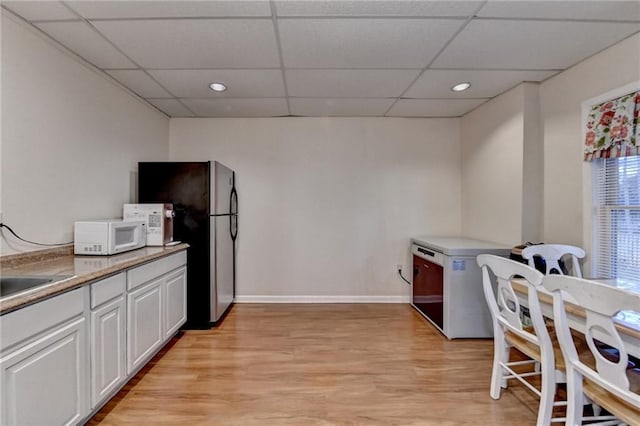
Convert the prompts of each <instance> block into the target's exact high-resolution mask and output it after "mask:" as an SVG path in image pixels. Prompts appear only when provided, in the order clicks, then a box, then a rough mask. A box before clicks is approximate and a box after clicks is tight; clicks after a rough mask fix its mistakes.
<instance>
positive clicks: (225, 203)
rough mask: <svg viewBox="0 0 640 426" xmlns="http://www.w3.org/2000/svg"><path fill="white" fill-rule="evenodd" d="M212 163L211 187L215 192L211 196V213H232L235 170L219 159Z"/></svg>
mask: <svg viewBox="0 0 640 426" xmlns="http://www.w3.org/2000/svg"><path fill="white" fill-rule="evenodd" d="M212 165H213V167H212V170H211V188H213V190H214V191H215V192H214V193H213V194H212V197H211V214H215V215H219V214H230V213H231V190H232V189H233V170H231V169H230V168H228V167H227V166H225V165H223V164H220V163H218V162H217V161H215V162H213V163H212Z"/></svg>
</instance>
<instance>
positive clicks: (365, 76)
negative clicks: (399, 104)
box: [286, 70, 420, 98]
mask: <svg viewBox="0 0 640 426" xmlns="http://www.w3.org/2000/svg"><path fill="white" fill-rule="evenodd" d="M419 72H420V71H419V70H287V71H286V76H287V89H288V92H289V96H299V97H305V96H308V97H326V98H331V97H336V98H388V97H398V96H400V95H401V94H402V92H404V91H405V90H406V89H407V87H408V86H409V84H411V82H412V81H413V79H415V78H416V77H417V76H418V73H419Z"/></svg>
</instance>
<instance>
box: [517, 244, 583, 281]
mask: <svg viewBox="0 0 640 426" xmlns="http://www.w3.org/2000/svg"><path fill="white" fill-rule="evenodd" d="M535 256H540V257H541V258H542V259H544V261H545V264H546V268H547V270H546V272H545V275H549V274H551V273H552V272H553V271H555V273H556V274H559V275H564V272H563V270H562V268H561V267H560V260H561V259H562V258H563V257H565V256H571V266H572V275H573V276H576V277H580V278H582V269H580V262H579V260H578V259H583V258H584V256H585V252H584V250H583V249H581V248H580V247H575V246H568V245H565V244H536V245H533V246H529V247H527V248H525V249H523V250H522V257H523V258H524V259H526V260H527V261H528V262H529V266H531V267H532V268H535V262H534V257H535Z"/></svg>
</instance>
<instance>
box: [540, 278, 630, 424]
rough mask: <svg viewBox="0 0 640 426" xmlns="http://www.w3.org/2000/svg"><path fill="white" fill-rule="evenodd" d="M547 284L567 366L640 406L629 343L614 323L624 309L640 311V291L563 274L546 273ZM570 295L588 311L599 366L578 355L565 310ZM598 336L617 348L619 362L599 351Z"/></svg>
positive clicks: (591, 347) (588, 329)
mask: <svg viewBox="0 0 640 426" xmlns="http://www.w3.org/2000/svg"><path fill="white" fill-rule="evenodd" d="M543 286H544V287H545V288H546V289H547V290H549V291H551V292H553V317H554V322H555V325H556V333H557V335H558V341H559V342H560V347H561V348H562V354H563V357H564V359H565V363H566V364H567V366H569V364H570V366H571V367H572V368H574V369H575V370H577V371H578V372H579V373H580V375H582V376H583V377H586V378H588V379H589V380H591V381H592V382H594V383H597V384H598V385H600V386H601V387H603V388H605V389H607V390H608V391H609V392H611V393H613V394H615V395H617V396H618V397H620V398H622V399H624V400H626V401H627V402H629V403H630V404H632V405H634V406H636V407H640V395H638V394H636V393H634V392H632V391H631V390H630V388H629V379H628V377H627V375H626V370H627V366H628V360H629V356H628V344H627V343H625V341H624V340H622V339H621V338H620V334H619V332H618V330H617V329H616V327H615V323H614V318H615V316H616V315H617V314H618V312H620V311H626V310H630V311H635V312H640V294H638V293H632V292H629V291H626V290H622V289H619V288H616V287H613V286H609V285H606V284H600V283H597V282H595V281H589V280H585V279H582V278H576V277H570V276H560V275H548V276H546V277H545V278H544V280H543ZM566 295H569V296H571V298H573V300H575V302H576V303H577V304H578V305H580V306H581V307H582V308H584V310H585V313H586V319H585V321H584V335H585V340H586V342H587V345H588V347H589V350H590V351H591V353H592V354H593V357H594V358H595V369H593V368H592V367H591V366H589V365H587V364H585V363H584V362H582V361H581V360H580V358H579V357H578V354H577V351H576V348H575V345H574V341H573V339H572V337H571V332H570V324H569V322H568V319H567V313H566V310H565V309H566V307H565V303H564V302H565V301H566V299H567V298H566ZM572 303H573V301H572ZM572 318H576V317H572ZM574 327H575V325H574ZM594 339H597V340H598V341H600V342H604V343H606V344H607V345H609V346H611V347H613V348H615V349H617V350H618V352H619V357H618V360H617V362H613V361H611V357H609V358H607V357H605V356H604V355H603V354H602V353H601V352H600V351H599V350H598V347H597V346H596V344H595V342H594ZM614 414H615V413H614Z"/></svg>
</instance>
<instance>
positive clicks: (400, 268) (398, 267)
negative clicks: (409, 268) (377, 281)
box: [396, 264, 402, 273]
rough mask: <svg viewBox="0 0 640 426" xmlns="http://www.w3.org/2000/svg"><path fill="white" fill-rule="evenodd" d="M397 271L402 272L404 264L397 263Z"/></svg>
mask: <svg viewBox="0 0 640 426" xmlns="http://www.w3.org/2000/svg"><path fill="white" fill-rule="evenodd" d="M396 271H398V272H400V273H402V265H400V264H398V265H396Z"/></svg>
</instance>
